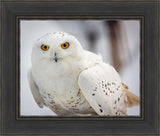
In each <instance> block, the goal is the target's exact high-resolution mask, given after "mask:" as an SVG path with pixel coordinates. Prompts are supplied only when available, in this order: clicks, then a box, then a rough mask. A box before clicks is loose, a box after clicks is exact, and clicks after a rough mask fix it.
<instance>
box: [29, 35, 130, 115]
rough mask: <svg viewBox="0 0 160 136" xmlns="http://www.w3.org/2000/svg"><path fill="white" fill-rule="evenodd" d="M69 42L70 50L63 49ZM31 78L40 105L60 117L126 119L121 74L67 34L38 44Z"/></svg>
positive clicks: (45, 38) (37, 42) (52, 36)
mask: <svg viewBox="0 0 160 136" xmlns="http://www.w3.org/2000/svg"><path fill="white" fill-rule="evenodd" d="M65 42H67V43H69V47H68V48H66V49H63V48H62V47H61V45H62V44H63V43H65ZM41 45H48V47H49V49H48V50H46V51H44V50H42V49H41ZM28 77H29V82H30V88H31V91H32V94H33V96H34V99H35V101H36V102H37V104H38V105H39V106H40V107H41V108H42V107H43V105H45V106H48V107H49V108H50V109H51V110H53V111H54V112H55V113H56V114H58V115H62V116H68V115H96V114H98V115H120V116H121V115H126V102H127V100H126V99H127V95H126V92H124V91H123V90H125V88H124V87H123V85H122V82H121V78H120V76H119V74H118V73H117V72H116V70H115V69H114V68H113V67H112V66H111V65H109V64H106V63H104V62H103V61H102V59H101V57H100V56H98V55H96V54H94V53H91V52H89V51H85V50H84V49H83V48H82V46H81V44H80V43H79V41H78V40H77V39H76V38H75V37H74V36H72V35H69V34H67V33H64V32H55V33H48V34H46V35H45V36H43V37H41V38H40V39H38V40H37V41H36V42H35V45H34V46H33V49H32V68H31V70H30V71H29V72H28Z"/></svg>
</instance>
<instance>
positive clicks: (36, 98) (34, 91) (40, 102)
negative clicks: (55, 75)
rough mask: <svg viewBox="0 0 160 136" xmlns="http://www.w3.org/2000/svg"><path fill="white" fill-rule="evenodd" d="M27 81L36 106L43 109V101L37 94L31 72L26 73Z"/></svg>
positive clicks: (37, 90)
mask: <svg viewBox="0 0 160 136" xmlns="http://www.w3.org/2000/svg"><path fill="white" fill-rule="evenodd" d="M28 80H29V84H30V89H31V92H32V95H33V98H34V100H35V101H36V103H37V105H38V106H39V107H40V108H43V103H44V101H43V99H42V97H41V95H40V93H39V89H38V87H37V85H36V83H35V81H34V80H33V77H32V73H31V70H29V71H28Z"/></svg>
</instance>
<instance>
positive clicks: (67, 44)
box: [61, 42, 69, 49]
mask: <svg viewBox="0 0 160 136" xmlns="http://www.w3.org/2000/svg"><path fill="white" fill-rule="evenodd" d="M61 47H62V48H63V49H67V48H68V47H69V43H68V42H65V43H62V44H61Z"/></svg>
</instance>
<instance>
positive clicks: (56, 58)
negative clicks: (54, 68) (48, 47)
mask: <svg viewBox="0 0 160 136" xmlns="http://www.w3.org/2000/svg"><path fill="white" fill-rule="evenodd" d="M54 60H55V62H56V63H57V61H58V57H57V53H54Z"/></svg>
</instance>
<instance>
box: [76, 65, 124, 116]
mask: <svg viewBox="0 0 160 136" xmlns="http://www.w3.org/2000/svg"><path fill="white" fill-rule="evenodd" d="M78 84H79V87H80V89H81V91H82V93H83V95H84V96H85V98H86V99H87V101H88V102H89V104H90V106H91V107H92V108H93V109H94V110H95V112H96V113H97V114H98V115H126V106H125V101H124V93H123V92H122V89H121V88H122V83H121V78H120V76H119V74H118V73H117V72H116V70H115V69H114V68H113V67H112V66H111V65H109V64H106V63H103V62H100V63H97V64H96V65H95V66H93V67H91V68H88V69H86V70H84V71H82V72H81V73H80V75H79V79H78Z"/></svg>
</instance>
